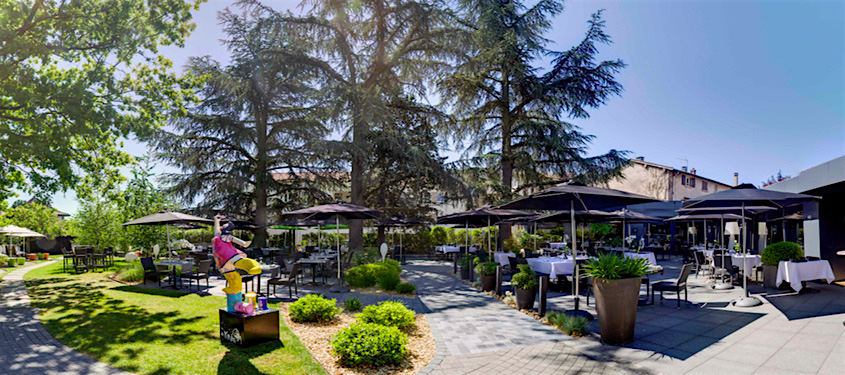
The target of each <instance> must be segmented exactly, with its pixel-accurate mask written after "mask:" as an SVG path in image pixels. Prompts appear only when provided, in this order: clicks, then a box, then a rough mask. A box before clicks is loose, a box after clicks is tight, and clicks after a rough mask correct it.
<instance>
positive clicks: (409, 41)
mask: <svg viewBox="0 0 845 375" xmlns="http://www.w3.org/2000/svg"><path fill="white" fill-rule="evenodd" d="M242 3H243V4H249V5H252V6H254V7H263V6H262V5H261V4H260V3H259V2H257V1H255V0H245V1H243V2H242ZM303 6H304V7H306V9H307V14H305V15H304V16H294V15H292V14H291V13H286V14H285V13H277V17H278V21H279V22H280V24H282V25H284V27H285V30H286V31H287V32H288V33H289V35H290V37H291V39H292V40H298V41H302V43H301V45H308V47H309V48H306V49H303V50H299V51H294V50H284V51H280V54H282V55H283V56H284V57H285V58H287V59H289V61H291V62H295V63H297V64H300V65H302V66H305V67H308V68H309V69H314V70H316V71H318V72H319V74H318V75H317V76H318V77H319V78H320V81H319V82H315V83H316V84H317V85H318V86H319V87H320V88H321V92H323V93H324V94H325V97H324V98H325V100H324V106H325V108H327V109H328V111H327V117H326V118H327V123H328V124H330V125H332V127H333V128H334V129H335V130H338V131H340V132H341V133H342V134H343V137H342V139H341V140H340V141H337V142H334V144H333V146H334V148H333V150H334V151H335V152H336V153H337V154H339V155H342V157H343V160H345V162H346V167H347V168H349V170H350V184H351V201H352V203H353V204H358V205H363V204H366V198H367V177H366V176H367V174H368V170H369V168H370V167H371V166H370V165H369V164H368V161H370V156H369V155H370V154H371V153H372V151H373V144H372V143H371V142H370V141H371V140H373V139H374V138H373V137H372V136H371V133H372V132H373V130H374V129H375V128H376V127H378V126H380V125H379V124H391V123H395V122H394V119H393V118H392V117H391V116H392V115H393V114H395V112H396V110H399V109H400V108H399V107H394V108H390V103H391V102H392V101H393V100H395V99H396V98H398V97H402V96H408V95H412V94H415V95H418V96H420V97H424V96H425V93H426V83H427V82H428V81H429V80H431V79H432V78H434V77H436V76H437V74H438V73H440V72H442V71H444V70H445V69H448V68H449V65H448V64H446V63H445V61H446V60H447V57H448V56H450V54H451V53H454V52H455V51H452V49H454V48H457V44H455V43H453V42H454V41H453V40H450V39H449V37H450V36H451V35H452V33H453V31H454V29H453V28H452V25H453V24H454V23H453V22H451V20H452V18H451V15H450V14H449V11H448V6H446V4H445V3H444V2H443V1H440V0H430V1H414V0H411V1H404V0H403V1H400V0H373V1H365V2H357V1H356V2H346V1H325V0H313V1H306V2H304V3H303ZM406 104H408V105H407V106H406V107H414V108H406V109H407V110H410V111H418V112H424V111H425V109H421V108H420V106H417V105H416V103H413V102H411V103H406ZM400 147H401V146H400ZM362 229H363V223H362V222H360V221H353V222H352V223H351V225H350V246H351V247H352V248H360V247H361V246H362V245H363V231H362Z"/></svg>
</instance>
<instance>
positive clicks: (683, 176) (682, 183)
mask: <svg viewBox="0 0 845 375" xmlns="http://www.w3.org/2000/svg"><path fill="white" fill-rule="evenodd" d="M681 185H683V186H687V176H686V175H683V174H682V175H681Z"/></svg>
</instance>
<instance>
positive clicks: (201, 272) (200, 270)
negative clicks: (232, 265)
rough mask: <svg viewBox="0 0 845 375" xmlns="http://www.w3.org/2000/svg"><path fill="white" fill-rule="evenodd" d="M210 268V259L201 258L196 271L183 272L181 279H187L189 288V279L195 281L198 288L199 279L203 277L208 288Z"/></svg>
mask: <svg viewBox="0 0 845 375" xmlns="http://www.w3.org/2000/svg"><path fill="white" fill-rule="evenodd" d="M209 268H211V259H205V260H201V261H200V262H199V265H198V266H197V271H196V272H189V273H183V274H182V279H188V288H189V289H190V288H191V280H196V281H197V290H199V288H200V280H202V279H205V288H206V289H208V288H209V286H208V278H209V277H208V271H209Z"/></svg>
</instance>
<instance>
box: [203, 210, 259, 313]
mask: <svg viewBox="0 0 845 375" xmlns="http://www.w3.org/2000/svg"><path fill="white" fill-rule="evenodd" d="M224 218H225V216H215V217H214V239H213V240H212V243H211V245H212V247H213V248H214V253H213V255H214V262H215V263H217V269H218V270H220V273H222V274H223V277H225V278H226V281H228V282H229V286H228V287H226V288H223V292H224V293H226V294H227V296H226V297H227V299H228V300H229V301H236V302H240V301H241V292H242V291H243V283H242V282H241V274H240V271H241V270H242V271H244V272H246V273H247V274H249V275H258V274H260V273H261V266H259V265H258V262H256V261H254V260H252V259H249V258H247V257H246V254H244V252H243V251H240V250H238V249H236V248H235V246H233V245H232V243H233V242H234V243H236V244H238V245H241V246H243V247H247V246H249V244H250V243H251V241H243V240H241V239H239V238H237V237H234V236H232V231H234V229H235V225H234V224H233V223H232V222H231V221H230V222H228V223H227V224H226V226H225V227H223V228H221V227H220V219H224ZM230 305H231V303H230ZM230 310H231V308H230Z"/></svg>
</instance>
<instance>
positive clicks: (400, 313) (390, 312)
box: [355, 301, 415, 329]
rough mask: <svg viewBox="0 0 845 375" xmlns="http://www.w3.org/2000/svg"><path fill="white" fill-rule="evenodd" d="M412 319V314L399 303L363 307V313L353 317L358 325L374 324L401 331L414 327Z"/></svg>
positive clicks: (381, 303) (413, 319) (383, 303)
mask: <svg viewBox="0 0 845 375" xmlns="http://www.w3.org/2000/svg"><path fill="white" fill-rule="evenodd" d="M414 317H415V314H414V312H413V311H411V310H409V309H408V308H407V307H405V305H403V304H402V303H401V302H396V301H382V302H379V304H378V305H370V306H367V307H365V308H364V311H362V312H361V313H360V314H356V315H355V320H356V321H358V323H374V324H379V325H383V326H389V327H396V328H400V329H401V328H406V327H410V326H412V325H414V322H415V318H414Z"/></svg>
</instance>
